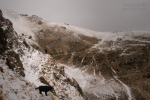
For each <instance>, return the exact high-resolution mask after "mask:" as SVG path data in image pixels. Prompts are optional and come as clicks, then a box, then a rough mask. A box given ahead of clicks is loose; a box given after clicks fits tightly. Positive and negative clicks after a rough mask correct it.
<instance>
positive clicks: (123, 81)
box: [0, 10, 150, 100]
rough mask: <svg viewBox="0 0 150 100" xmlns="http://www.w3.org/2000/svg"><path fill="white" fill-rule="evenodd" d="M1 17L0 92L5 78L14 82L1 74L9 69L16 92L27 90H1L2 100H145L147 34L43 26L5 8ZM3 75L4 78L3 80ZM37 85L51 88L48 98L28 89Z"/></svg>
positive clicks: (149, 71)
mask: <svg viewBox="0 0 150 100" xmlns="http://www.w3.org/2000/svg"><path fill="white" fill-rule="evenodd" d="M3 14H4V15H3V16H4V17H5V18H3V17H2V12H1V14H0V15H1V18H0V22H1V24H0V27H1V28H0V32H1V34H2V35H1V37H0V38H1V39H0V40H1V41H0V50H1V52H0V54H1V56H0V57H1V65H0V66H1V67H0V69H1V72H0V73H1V75H2V76H3V77H1V82H0V83H2V84H0V85H1V88H2V87H5V86H6V85H5V84H4V83H9V82H8V80H9V81H10V82H12V83H13V82H14V81H13V80H10V79H9V77H10V76H11V74H9V73H7V71H9V70H10V69H11V70H12V72H11V73H13V77H15V80H18V81H19V82H18V83H19V85H20V87H17V89H20V90H23V89H24V88H23V87H21V86H24V87H26V88H27V89H24V90H25V91H26V92H27V93H25V94H24V92H23V91H22V92H19V93H20V94H17V93H18V92H17V93H15V92H13V91H12V90H11V89H16V87H13V86H11V85H10V84H9V85H7V89H6V88H2V89H1V90H2V91H4V92H1V96H3V98H5V99H9V98H10V96H11V95H13V96H14V98H18V100H19V99H21V96H19V95H25V96H22V98H23V97H25V99H27V98H33V99H40V100H41V99H44V100H45V99H50V100H51V99H53V100H55V99H64V100H86V99H87V100H149V99H150V96H149V93H150V60H149V59H150V32H147V31H130V32H129V31H126V32H125V31H124V32H95V31H91V30H88V29H83V28H80V27H77V26H73V25H69V24H65V23H56V22H48V21H45V20H43V19H42V18H40V17H38V16H36V15H33V16H28V15H26V14H18V13H16V12H13V11H9V10H3ZM6 18H7V19H6ZM8 19H9V20H10V21H9V20H8ZM6 67H7V69H6ZM5 71H6V72H5ZM5 76H8V77H7V78H6V79H4V78H5ZM21 80H24V81H23V82H22V81H21ZM2 81H3V82H2ZM20 81H21V82H20ZM43 84H46V85H51V86H53V87H54V90H53V91H52V92H49V95H50V96H49V97H48V98H47V97H42V96H41V95H40V94H38V91H35V90H34V88H35V87H37V86H39V85H43ZM29 89H30V91H29ZM8 91H9V92H8ZM31 91H32V92H31ZM30 92H31V93H33V94H32V95H29V94H30ZM10 93H11V95H10ZM16 95H18V96H16ZM15 100H16V99H15ZM27 100H28V99H27Z"/></svg>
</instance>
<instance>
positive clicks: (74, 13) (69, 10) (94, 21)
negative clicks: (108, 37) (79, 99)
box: [0, 0, 150, 31]
mask: <svg viewBox="0 0 150 100" xmlns="http://www.w3.org/2000/svg"><path fill="white" fill-rule="evenodd" d="M0 8H3V9H8V10H12V11H15V12H18V13H22V14H28V15H37V16H39V17H42V18H43V19H45V20H48V21H54V22H62V23H69V24H72V25H77V26H80V27H84V28H87V29H91V30H95V31H137V30H143V31H150V0H0Z"/></svg>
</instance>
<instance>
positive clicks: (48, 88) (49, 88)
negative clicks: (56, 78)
mask: <svg viewBox="0 0 150 100" xmlns="http://www.w3.org/2000/svg"><path fill="white" fill-rule="evenodd" d="M35 89H39V93H40V94H42V92H45V95H46V96H47V92H48V91H51V90H53V87H52V86H39V87H37V88H35Z"/></svg>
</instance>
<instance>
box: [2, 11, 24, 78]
mask: <svg viewBox="0 0 150 100" xmlns="http://www.w3.org/2000/svg"><path fill="white" fill-rule="evenodd" d="M18 44H19V42H18V37H17V35H16V32H15V31H14V29H13V26H12V22H11V21H9V20H8V19H5V18H4V17H3V16H2V11H1V10H0V54H1V55H2V56H3V59H4V58H6V61H7V62H6V64H7V65H8V66H9V68H10V69H12V70H15V71H16V72H18V73H19V74H20V75H22V76H25V73H24V68H23V65H22V62H21V61H20V57H19V54H17V53H16V52H15V51H14V50H13V48H14V47H17V46H19V45H18Z"/></svg>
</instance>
